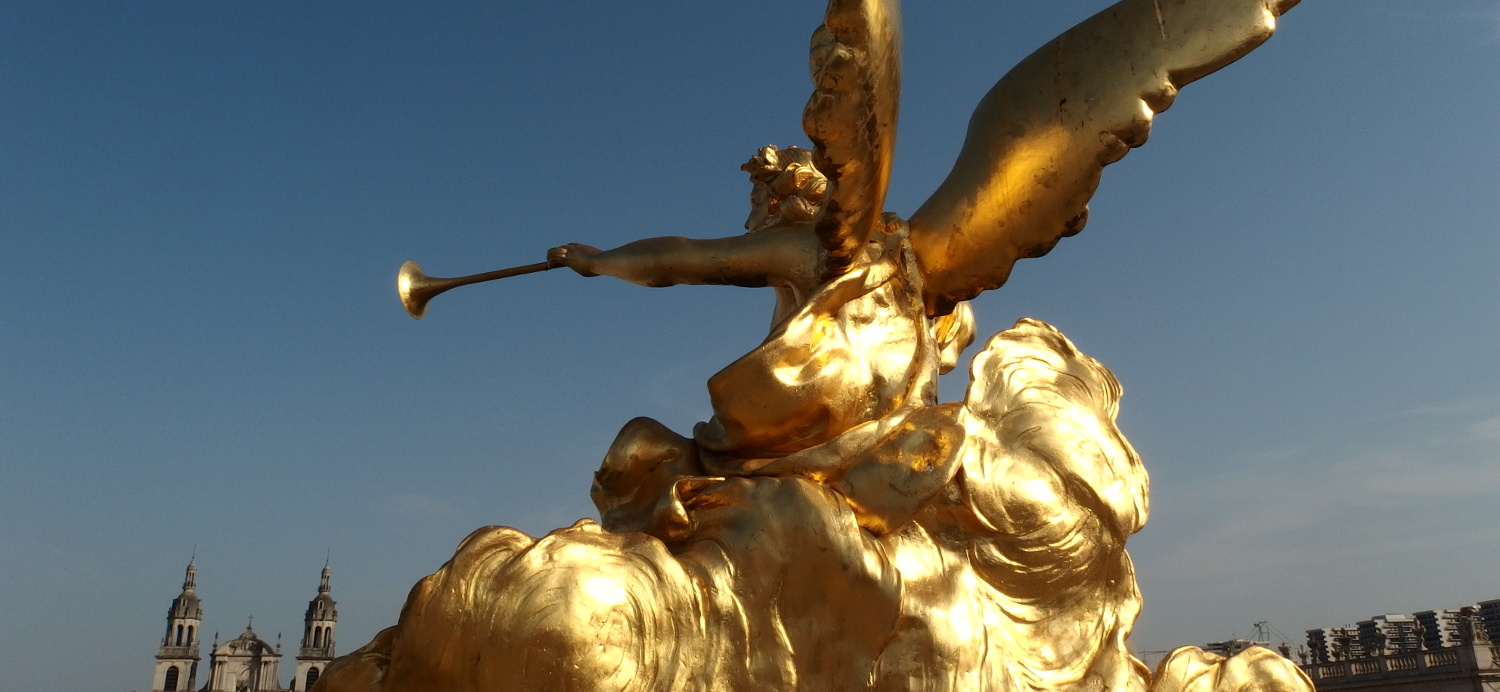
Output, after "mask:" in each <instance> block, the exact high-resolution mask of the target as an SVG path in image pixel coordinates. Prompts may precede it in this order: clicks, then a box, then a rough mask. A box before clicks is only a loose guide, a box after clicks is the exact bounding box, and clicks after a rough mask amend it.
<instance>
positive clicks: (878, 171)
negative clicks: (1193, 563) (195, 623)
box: [315, 0, 1313, 692]
mask: <svg viewBox="0 0 1500 692" xmlns="http://www.w3.org/2000/svg"><path fill="white" fill-rule="evenodd" d="M1293 4H1295V0H1124V1H1123V2H1119V3H1117V4H1115V5H1114V6H1112V7H1110V8H1108V9H1106V10H1104V11H1103V12H1101V13H1099V14H1098V15H1096V16H1094V17H1093V18H1091V19H1088V20H1087V21H1085V22H1083V23H1082V24H1079V25H1078V26H1077V27H1074V28H1073V29H1071V30H1069V31H1068V32H1066V33H1064V34H1063V35H1062V36H1059V37H1058V38H1057V39H1055V40H1054V41H1052V42H1051V43H1049V44H1047V45H1046V46H1043V47H1042V48H1041V49H1039V50H1038V51H1037V52H1035V53H1033V54H1032V55H1031V56H1030V57H1028V58H1026V59H1025V60H1023V61H1022V62H1021V63H1020V64H1019V65H1017V66H1016V67H1015V68H1014V69H1012V70H1011V71H1010V72H1009V73H1008V74H1007V75H1006V76H1005V77H1004V78H1003V79H1001V80H1000V82H999V83H998V84H997V85H996V86H995V87H994V89H993V90H991V91H990V93H989V94H988V95H987V96H985V98H984V99H983V101H981V103H980V105H979V107H978V109H977V111H976V112H975V114H974V118H973V120H972V121H971V123H970V127H969V132H968V137H967V139H966V141H965V143H964V146H963V149H962V151H961V153H960V155H959V159H958V162H957V164H956V165H955V166H954V169H953V172H952V173H951V174H950V175H949V176H948V178H947V180H946V181H945V182H944V183H943V184H942V186H940V187H939V189H938V190H937V192H936V193H934V194H933V196H932V197H931V198H930V199H929V200H928V201H927V202H926V203H925V204H924V205H922V207H921V208H920V209H918V210H917V212H916V213H915V214H914V215H913V216H912V218H911V219H910V220H909V221H908V220H902V219H900V218H899V217H897V216H895V215H894V214H890V213H887V212H884V211H883V209H882V205H883V203H884V197H885V188H886V184H887V182H888V180H889V177H890V162H891V153H892V150H893V147H894V144H895V129H896V112H897V103H898V99H899V89H900V57H899V45H900V17H899V8H898V6H897V1H896V0H832V1H831V2H830V3H829V6H828V11H827V15H826V19H825V22H824V24H823V25H822V26H820V27H818V29H817V30H816V31H815V32H814V35H813V41H812V71H813V82H814V94H813V96H812V98H811V99H810V101H809V102H808V105H807V108H806V110H805V111H804V118H803V128H804V130H805V131H806V133H807V135H808V136H809V138H810V139H811V140H812V142H813V143H814V148H813V149H811V150H808V149H799V148H795V147H792V148H787V149H777V148H775V147H766V148H764V149H762V150H761V151H760V152H758V153H757V154H756V156H755V157H754V158H752V159H751V160H750V161H749V162H748V163H746V164H745V165H744V166H743V168H744V170H746V171H747V172H749V174H750V178H751V181H752V183H753V191H752V194H751V208H752V210H751V214H750V218H749V219H748V220H747V221H746V224H745V226H746V228H747V229H748V230H749V233H746V234H744V235H737V236H733V237H728V238H720V239H711V240H691V239H686V238H652V239H646V240H641V241H636V242H633V243H630V244H628V245H625V246H622V247H619V248H616V249H613V250H607V251H601V250H598V249H596V248H593V247H590V246H587V245H581V244H570V245H565V246H562V247H558V248H554V249H552V250H551V251H549V253H548V265H549V266H553V267H557V266H567V267H569V268H571V269H573V270H574V271H576V272H577V273H578V274H580V275H583V276H596V275H601V274H602V275H608V276H614V277H617V278H620V279H624V280H627V281H631V282H634V283H638V284H643V285H647V286H669V285H678V284H732V285H738V286H753V287H770V288H773V289H775V291H776V296H777V305H776V308H775V311H774V314H773V316H772V328H771V331H770V334H769V335H768V336H767V337H766V339H765V341H764V342H762V343H761V344H760V345H759V346H757V347H756V348H755V349H753V350H752V351H750V352H749V353H748V354H746V355H745V356H744V357H742V358H740V359H739V360H737V361H735V362H734V363H731V364H730V365H728V366H727V367H725V368H724V369H723V370H721V371H720V372H719V373H718V374H716V375H714V376H713V378H711V379H710V380H709V382H708V389H709V394H710V400H711V403H712V406H713V415H712V417H710V418H709V420H708V421H706V422H703V423H699V424H698V425H697V426H696V428H695V429H694V430H693V434H692V436H691V437H684V436H682V435H679V434H677V433H675V432H673V431H671V430H669V429H667V428H666V427H665V426H663V425H661V424H660V423H657V422H656V421H653V420H651V419H648V418H638V419H636V420H633V421H631V422H630V423H628V424H627V425H626V426H625V427H624V429H623V430H621V432H620V434H619V436H618V437H617V438H616V439H615V441H614V443H613V444H612V445H611V447H610V449H609V450H608V452H607V454H606V455H605V457H604V461H603V464H602V465H601V467H600V469H599V471H598V473H597V474H595V483H594V487H593V491H592V496H593V499H594V502H595V504H596V505H597V506H598V508H599V512H600V522H597V523H596V522H594V521H591V520H588V519H584V520H581V521H579V522H578V523H576V524H574V525H573V526H571V527H568V528H564V529H559V530H557V531H554V532H552V533H550V534H548V535H547V536H545V537H543V538H541V539H533V538H531V537H529V536H527V535H525V534H523V533H521V532H520V531H517V530H515V529H511V528H505V527H487V528H483V529H480V530H478V531H476V532H474V533H473V534H472V535H470V536H469V537H468V538H467V539H465V540H464V542H463V543H462V544H461V545H460V546H459V548H458V551H457V553H456V554H455V555H454V557H453V559H452V560H450V561H449V562H448V563H447V564H446V565H444V566H443V567H442V568H441V569H439V570H438V571H437V572H436V573H435V574H433V575H431V576H429V577H427V578H426V579H423V580H422V581H421V582H420V583H418V584H417V586H416V587H415V588H414V589H413V590H412V592H411V595H410V597H409V598H408V600H407V603H406V606H405V608H404V609H403V610H402V612H401V617H400V620H399V622H398V623H397V624H396V625H395V626H394V627H391V628H389V629H387V630H385V631H383V632H381V633H380V634H379V635H377V636H376V638H375V640H374V641H372V642H371V643H370V644H368V645H367V646H365V647H364V648H362V649H359V650H358V651H355V652H354V653H351V654H349V655H347V656H345V657H343V658H341V659H339V660H337V661H336V662H335V663H334V664H333V665H331V666H330V667H329V669H328V670H327V671H326V672H325V673H324V675H323V676H322V677H321V679H320V680H319V681H318V683H317V686H316V688H315V690H316V692H376V691H379V692H418V691H423V692H425V691H431V690H440V691H443V692H469V691H473V692H480V691H484V692H496V691H501V690H557V691H562V690H613V691H621V692H623V691H627V690H628V691H640V692H646V691H656V690H672V691H683V692H686V691H689V690H792V689H797V690H933V691H940V690H941V691H948V690H953V691H957V690H1003V691H1007V692H1011V691H1015V692H1022V691H1024V692H1032V691H1035V692H1094V691H1103V690H1120V691H1127V690H1128V691H1141V692H1144V691H1146V690H1152V691H1154V692H1312V690H1313V688H1312V684H1311V683H1310V682H1309V681H1308V679H1307V677H1306V676H1305V675H1303V674H1302V672H1301V671H1300V670H1299V669H1298V668H1297V667H1296V666H1295V665H1293V664H1291V663H1290V662H1289V661H1287V660H1286V659H1284V658H1282V657H1280V656H1277V655H1276V654H1274V653H1272V652H1269V651H1266V650H1264V649H1251V650H1249V651H1246V652H1245V653H1242V654H1239V655H1237V656H1235V657H1233V658H1230V659H1223V658H1220V657H1218V656H1215V655H1213V654H1208V653H1205V652H1203V651H1200V650H1198V649H1195V648H1191V647H1188V648H1184V649H1179V650H1178V651H1176V652H1173V653H1172V654H1171V655H1169V656H1168V657H1167V658H1166V659H1165V660H1164V661H1163V662H1162V663H1161V665H1160V666H1159V667H1158V669H1157V671H1156V672H1155V673H1154V674H1153V673H1152V672H1151V671H1148V670H1147V669H1146V668H1145V666H1144V665H1142V664H1141V662H1140V661H1138V660H1136V659H1135V658H1134V657H1132V656H1131V655H1130V654H1129V652H1128V650H1127V647H1126V640H1127V639H1128V637H1129V635H1130V630H1131V627H1132V625H1133V623H1134V621H1135V618H1136V615H1137V613H1138V612H1139V610H1140V594H1139V592H1138V591H1137V590H1136V585H1135V578H1134V573H1133V570H1132V567H1131V563H1130V558H1129V557H1128V556H1127V555H1126V552H1125V543H1126V540H1127V538H1128V537H1129V536H1130V535H1132V534H1133V533H1135V532H1136V531H1138V530H1140V528H1141V527H1142V525H1144V523H1145V521H1146V515H1147V477H1146V471H1145V469H1144V467H1142V465H1141V462H1140V459H1139V458H1138V457H1137V456H1136V454H1135V452H1134V451H1133V450H1132V449H1131V447H1130V444H1129V443H1128V442H1127V441H1126V440H1125V438H1124V436H1123V435H1122V434H1121V433H1120V431H1119V429H1118V428H1117V427H1116V426H1115V415H1116V413H1117V410H1118V404H1119V399H1120V394H1121V389H1120V385H1119V383H1118V382H1117V381H1116V380H1115V377H1114V376H1113V375H1112V374H1111V373H1110V372H1109V371H1108V370H1107V369H1106V368H1105V367H1104V366H1102V365H1100V364H1099V363H1098V362H1097V361H1095V360H1094V359H1092V358H1089V357H1088V356H1086V355H1084V354H1083V353H1080V352H1079V351H1078V350H1077V349H1076V348H1075V347H1074V346H1073V344H1072V343H1071V342H1069V341H1068V340H1067V338H1065V337H1064V336H1063V335H1062V334H1061V333H1059V332H1058V331H1057V330H1056V329H1054V328H1052V327H1051V326H1049V325H1047V324H1045V323H1042V322H1038V321H1034V320H1021V321H1019V322H1018V323H1017V324H1016V325H1015V326H1014V327H1012V328H1011V329H1008V330H1006V331H1003V332H1000V333H999V334H996V335H994V336H993V337H991V338H990V340H989V342H988V343H987V344H986V346H985V347H984V349H983V350H982V351H981V352H980V353H979V355H978V356H976V357H975V358H974V360H973V363H972V365H971V367H970V376H971V383H970V385H969V388H968V391H967V393H966V395H965V397H964V400H963V401H961V402H953V403H947V404H942V403H939V402H938V401H937V377H938V375H939V374H941V373H943V372H947V371H948V370H951V369H952V368H954V367H955V366H956V365H957V360H958V354H959V353H960V352H961V351H963V349H964V348H965V347H966V346H967V345H968V344H969V343H970V342H971V341H972V340H973V336H974V333H973V317H972V312H971V311H970V309H969V306H968V303H967V302H966V301H968V300H969V299H971V298H973V297H975V296H976V295H977V294H979V293H980V292H982V291H984V290H987V289H991V288H998V287H999V286H1001V285H1002V284H1003V283H1004V282H1005V280H1006V278H1007V277H1008V275H1009V273H1010V270H1011V266H1012V265H1013V264H1014V263H1015V261H1016V260H1018V259H1020V258H1023V257H1038V256H1041V255H1042V254H1045V253H1046V252H1047V251H1048V250H1050V249H1051V247H1052V246H1053V245H1054V244H1056V243H1057V242H1058V240H1059V239H1060V238H1062V237H1064V236H1068V235H1072V234H1075V233H1077V232H1078V231H1079V230H1081V229H1082V228H1083V224H1084V222H1085V221H1086V219H1087V211H1088V207H1087V203H1088V200H1089V197H1090V196H1091V195H1092V194H1093V191H1094V189H1095V187H1096V186H1097V184H1098V182H1099V177H1100V173H1101V171H1102V169H1103V167H1104V166H1105V165H1107V164H1109V163H1112V162H1114V161H1116V160H1119V159H1120V158H1121V157H1122V156H1124V154H1125V153H1126V152H1127V151H1128V150H1129V148H1131V147H1135V146H1139V145H1141V144H1142V143H1144V142H1145V140H1146V137H1147V135H1148V134H1149V132H1150V126H1151V120H1152V117H1153V116H1154V114H1155V113H1158V112H1161V111H1162V110H1165V109H1166V108H1167V107H1168V106H1169V105H1171V103H1172V101H1173V99H1174V98H1175V96H1176V94H1177V89H1178V88H1179V87H1181V86H1183V85H1184V84H1186V83H1188V82H1190V81H1192V80H1194V79H1197V78H1199V77H1202V76H1204V75H1207V74H1209V73H1210V72H1213V71H1214V70H1216V69H1218V68H1220V67H1222V66H1224V65H1226V64H1228V63H1230V62H1232V61H1234V60H1235V59H1237V58H1239V57H1241V56H1242V55H1244V54H1246V53H1248V52H1249V51H1250V50H1252V49H1253V48H1255V47H1256V46H1257V45H1259V44H1260V43H1261V42H1263V41H1265V40H1266V39H1267V38H1269V37H1270V35H1271V33H1272V31H1273V30H1274V28H1275V22H1276V18H1277V17H1278V16H1279V15H1280V14H1281V13H1282V12H1284V11H1286V10H1287V9H1289V8H1290V7H1291V6H1292V5H1293ZM536 269H537V267H536V266H535V265H534V266H532V267H527V268H520V269H519V270H515V271H512V270H504V271H502V272H492V273H491V274H493V275H500V274H504V275H514V274H515V273H518V272H519V271H522V270H524V271H533V270H536ZM507 272H509V273H507ZM419 274H420V272H419V271H418V272H415V273H413V272H410V271H407V272H404V273H403V276H404V277H407V278H406V280H405V284H403V285H407V284H411V283H412V282H413V281H414V280H413V279H411V278H410V277H411V276H417V275H419ZM485 276H489V275H479V278H473V280H472V281H471V280H469V277H466V278H465V279H458V280H442V281H451V282H452V285H461V283H472V282H474V281H479V280H485V278H484V277H485ZM420 278H422V279H423V280H426V277H420ZM492 278H498V277H492ZM424 285H426V284H424ZM448 287H449V285H448V284H442V285H440V286H439V288H437V289H431V290H429V294H430V295H426V294H424V296H422V300H421V304H422V307H423V309H424V310H425V307H426V300H427V299H430V296H431V295H435V294H436V293H437V292H440V290H446V289H447V288H448ZM403 298H406V296H405V295H403Z"/></svg>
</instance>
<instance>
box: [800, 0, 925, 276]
mask: <svg viewBox="0 0 1500 692" xmlns="http://www.w3.org/2000/svg"><path fill="white" fill-rule="evenodd" d="M811 52H812V61H811V62H812V65H811V66H812V77H813V87H814V91H813V95H812V98H811V99H809V100H808V102H807V108H806V109H804V110H803V112H802V129H803V130H804V131H805V132H806V133H807V136H808V138H809V139H811V140H812V142H813V145H814V149H813V163H814V164H815V165H817V167H818V170H819V171H821V172H822V173H823V174H824V175H825V176H827V177H828V188H827V193H826V197H825V198H824V203H823V208H822V211H821V212H820V213H819V215H818V218H817V220H816V222H815V223H814V228H815V229H816V230H817V233H818V239H819V240H820V241H821V242H822V244H823V247H824V249H826V250H827V251H828V262H827V266H826V272H825V273H826V274H827V275H828V276H830V277H831V276H837V275H839V274H842V273H844V272H845V271H847V270H848V268H849V266H850V263H851V262H852V261H853V259H854V256H855V254H856V253H858V252H859V249H860V248H861V247H862V246H863V245H864V244H865V241H866V240H867V239H869V237H870V233H871V232H872V231H873V230H874V229H875V228H876V226H877V225H879V224H880V223H881V212H882V211H883V207H882V205H883V204H884V203H885V189H886V185H887V184H888V183H889V182H890V179H891V156H892V154H893V153H894V150H895V146H896V111H897V106H898V104H899V103H900V100H901V10H900V1H899V0H830V1H829V3H828V12H827V13H826V14H825V16H824V20H823V25H822V26H819V27H818V29H817V30H816V31H814V32H813V38H812V51H811Z"/></svg>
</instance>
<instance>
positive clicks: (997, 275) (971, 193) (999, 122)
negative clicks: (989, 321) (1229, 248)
mask: <svg viewBox="0 0 1500 692" xmlns="http://www.w3.org/2000/svg"><path fill="white" fill-rule="evenodd" d="M1297 2H1298V0H1123V1H1122V2H1118V3H1116V4H1115V5H1113V6H1111V7H1109V8H1108V9H1106V10H1104V11H1103V12H1100V13H1099V14H1097V15H1094V16H1093V17H1091V18H1089V19H1087V20H1085V21H1084V22H1083V23H1081V24H1079V25H1078V26H1075V27H1073V28H1072V29H1069V30H1068V31H1067V32H1066V33H1064V34H1063V35H1061V36H1059V37H1057V38H1056V39H1054V40H1053V41H1052V42H1051V43H1048V44H1047V45H1045V46H1043V47H1042V48H1041V49H1039V50H1037V51H1036V52H1035V53H1032V54H1031V55H1030V56H1029V57H1027V58H1026V59H1025V60H1023V61H1021V63H1020V64H1018V65H1016V67H1015V68H1014V69H1012V70H1011V71H1010V72H1009V73H1008V74H1006V75H1005V77H1004V78H1002V79H1001V80H1000V82H999V83H998V84H996V85H995V87H994V88H993V89H991V90H990V92H989V93H988V94H986V95H985V97H984V99H983V100H982V101H980V102H979V107H978V108H977V109H976V110H975V112H974V116H973V118H972V119H971V120H970V121H969V131H968V136H967V137H966V138H965V140H964V145H963V149H962V150H961V151H960V152H959V155H958V162H957V163H955V164H954V166H953V171H952V172H951V173H949V174H948V178H947V179H946V180H944V181H943V184H942V185H941V186H940V187H939V188H938V190H937V192H935V193H933V195H932V197H931V198H929V199H928V200H927V201H926V202H925V203H924V204H923V205H922V207H921V208H920V209H918V210H917V212H916V213H915V214H914V215H912V218H911V239H912V245H913V247H914V249H915V250H916V254H917V261H918V263H919V264H920V266H921V268H922V273H923V276H924V277H925V278H926V280H927V294H928V295H927V303H928V309H929V311H931V312H933V313H944V312H947V311H948V310H949V309H951V306H952V305H953V304H954V303H956V302H957V301H961V300H968V299H969V298H972V297H974V296H975V295H977V294H978V293H979V292H980V291H985V290H988V289H991V288H999V287H1000V285H1002V284H1004V283H1005V280H1006V278H1007V277H1008V276H1009V275H1010V270H1011V266H1012V265H1013V264H1015V261H1016V260H1018V259H1021V258H1023V257H1040V256H1042V255H1044V254H1046V253H1047V252H1048V251H1049V250H1051V249H1052V246H1053V245H1056V244H1057V241H1058V240H1059V239H1060V238H1062V237H1064V236H1069V235H1073V234H1074V233H1077V232H1078V231H1080V230H1082V229H1083V224H1084V222H1085V221H1086V220H1087V218H1088V201H1089V198H1090V197H1092V196H1093V194H1094V189H1095V188H1096V187H1097V186H1098V184H1099V177H1100V174H1101V173H1102V172H1103V169H1104V167H1105V166H1106V165H1109V164H1111V163H1114V162H1115V161H1118V160H1120V158H1122V157H1124V156H1125V153H1126V152H1127V151H1128V150H1129V149H1130V148H1132V147H1138V146H1140V145H1142V144H1144V143H1145V141H1146V137H1147V136H1148V135H1149V134H1150V132H1151V120H1152V118H1153V116H1155V114H1157V113H1160V112H1162V111H1164V110H1166V109H1167V107H1168V106H1170V105H1172V101H1173V99H1174V98H1175V97H1176V96H1177V90H1178V88H1180V87H1181V86H1183V85H1184V84H1187V83H1188V82H1191V81H1193V80H1195V79H1198V78H1200V77H1203V76H1206V75H1208V74H1209V73H1212V72H1213V71H1215V70H1217V69H1219V68H1221V67H1224V66H1225V65H1228V64H1229V63H1231V62H1234V61H1235V60H1237V59H1239V58H1240V57H1241V56H1243V55H1245V54H1246V53H1249V52H1250V51H1251V50H1253V49H1254V48H1255V47H1256V46H1258V45H1260V44H1261V43H1262V42H1264V41H1265V40H1266V39H1267V38H1270V36H1271V34H1272V32H1274V31H1275V29H1276V18H1277V17H1278V16H1280V15H1281V14H1282V13H1283V12H1285V11H1287V10H1288V9H1291V7H1292V6H1293V5H1296V4H1297Z"/></svg>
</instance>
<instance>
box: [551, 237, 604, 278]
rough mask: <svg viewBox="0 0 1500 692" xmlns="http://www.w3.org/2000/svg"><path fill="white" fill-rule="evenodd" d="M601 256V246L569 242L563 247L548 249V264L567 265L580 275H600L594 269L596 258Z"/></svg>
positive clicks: (555, 265)
mask: <svg viewBox="0 0 1500 692" xmlns="http://www.w3.org/2000/svg"><path fill="white" fill-rule="evenodd" d="M598 256H599V248H596V247H594V246H592V245H584V244H582V243H568V244H567V245H563V246H562V247H555V248H552V249H551V250H548V251H547V264H550V265H552V266H554V267H567V268H569V269H572V270H573V271H575V272H578V275H579V276H598V275H599V272H597V271H594V259H595V258H596V257H598Z"/></svg>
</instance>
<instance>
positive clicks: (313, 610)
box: [292, 562, 339, 692]
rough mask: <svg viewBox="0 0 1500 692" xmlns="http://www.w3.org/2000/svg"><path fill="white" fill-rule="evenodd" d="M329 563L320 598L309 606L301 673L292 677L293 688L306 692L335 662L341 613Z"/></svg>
mask: <svg viewBox="0 0 1500 692" xmlns="http://www.w3.org/2000/svg"><path fill="white" fill-rule="evenodd" d="M329 575H330V572H329V570H328V563H326V562H325V563H323V576H322V579H321V580H320V581H319V582H318V595H317V597H316V598H313V599H312V600H311V601H309V602H308V604H307V614H306V615H305V616H303V619H302V622H303V627H302V647H301V648H300V649H298V651H297V673H296V676H295V677H293V678H292V689H293V690H296V691H297V692H306V691H307V690H310V689H312V686H313V683H316V682H317V681H318V676H319V675H321V674H322V673H323V671H324V670H327V668H328V664H329V663H332V662H333V659H334V653H333V629H334V626H335V625H336V624H337V623H338V619H339V611H338V610H337V609H335V608H334V606H335V605H336V604H335V603H334V601H333V594H332V591H333V588H332V587H331V586H329V584H328V579H329Z"/></svg>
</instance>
